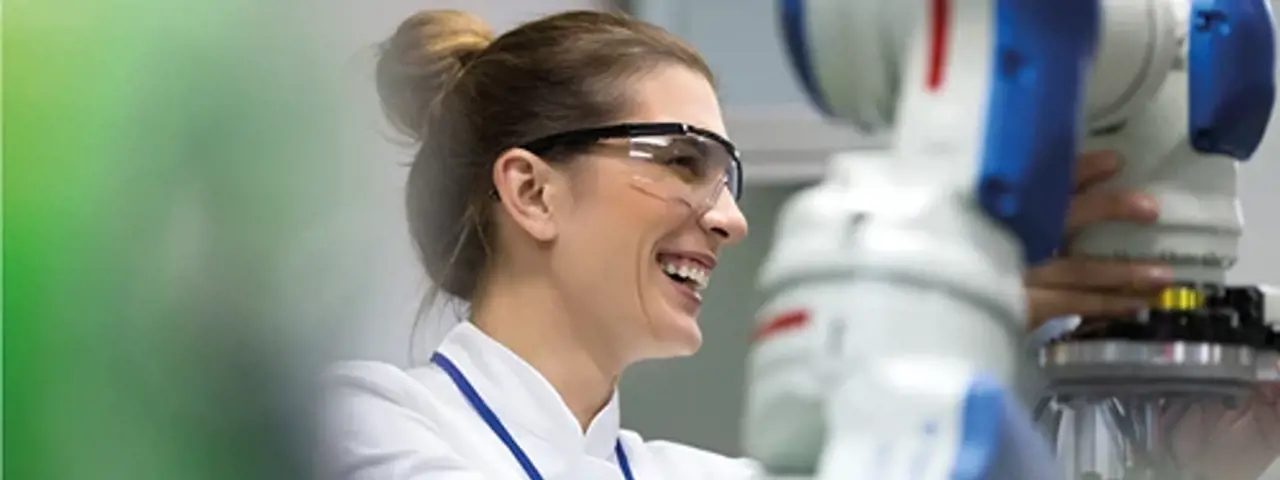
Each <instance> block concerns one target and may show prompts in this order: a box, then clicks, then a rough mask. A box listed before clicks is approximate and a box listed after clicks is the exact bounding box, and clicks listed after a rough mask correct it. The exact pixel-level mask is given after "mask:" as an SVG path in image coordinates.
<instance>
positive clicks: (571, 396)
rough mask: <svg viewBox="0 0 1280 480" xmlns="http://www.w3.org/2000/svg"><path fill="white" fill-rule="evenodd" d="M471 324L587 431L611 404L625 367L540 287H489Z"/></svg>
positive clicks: (532, 284) (550, 291) (474, 310)
mask: <svg viewBox="0 0 1280 480" xmlns="http://www.w3.org/2000/svg"><path fill="white" fill-rule="evenodd" d="M485 290H486V292H485V294H484V295H482V296H481V298H482V299H483V300H481V301H480V302H478V303H476V304H473V305H472V322H473V323H474V324H475V325H476V327H477V328H479V329H480V330H481V331H483V332H484V333H485V334H486V335H488V336H489V337H490V338H493V339H494V340H496V341H497V342H498V343H501V344H503V346H505V347H507V349H509V350H511V351H512V352H514V353H515V354H516V355H518V356H520V358H522V359H524V361H525V362H528V363H529V365H531V366H533V368H534V369H536V370H538V372H539V373H541V374H542V376H543V377H544V378H546V379H547V381H548V382H549V383H550V384H551V386H552V387H553V388H555V390H556V393H558V394H559V395H560V398H561V399H562V400H563V401H564V403H565V405H567V406H568V407H569V410H570V411H571V412H573V416H574V418H576V419H577V420H578V425H579V426H580V427H581V428H582V429H583V431H586V428H587V426H588V425H590V424H591V421H592V420H593V419H594V418H595V417H596V415H597V414H599V413H600V410H602V409H604V407H605V405H607V404H608V403H609V399H610V398H612V396H613V392H614V390H615V388H616V387H617V383H618V376H619V375H620V374H621V371H622V368H623V367H624V366H625V365H624V364H623V362H620V361H618V360H617V359H616V357H617V356H616V355H610V354H609V353H608V351H609V349H608V348H606V347H603V346H601V342H599V341H598V340H597V339H596V338H593V337H592V336H591V335H590V334H589V333H585V334H584V333H583V332H581V331H575V329H574V328H573V326H572V323H571V315H570V312H569V311H568V310H567V309H566V308H564V306H563V302H561V301H560V300H559V299H560V296H559V295H558V294H557V293H556V292H555V291H554V290H553V289H551V288H549V287H547V286H545V285H538V284H537V283H536V282H532V281H531V282H525V283H523V284H520V283H517V282H511V281H508V282H505V284H502V285H498V284H491V285H489V286H487V288H485Z"/></svg>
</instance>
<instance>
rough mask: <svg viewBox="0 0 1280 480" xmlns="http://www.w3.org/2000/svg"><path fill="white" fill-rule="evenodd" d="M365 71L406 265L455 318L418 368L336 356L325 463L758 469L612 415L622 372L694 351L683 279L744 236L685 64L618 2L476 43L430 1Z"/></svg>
mask: <svg viewBox="0 0 1280 480" xmlns="http://www.w3.org/2000/svg"><path fill="white" fill-rule="evenodd" d="M377 73H378V89H379V93H380V94H381V96H382V100H383V105H384V107H385V109H386V110H387V112H388V116H389V117H390V118H391V120H392V121H393V122H394V123H395V124H396V125H397V126H399V127H400V128H401V130H403V131H404V132H405V133H406V134H408V135H410V136H411V137H412V138H413V139H415V140H417V141H418V142H419V143H420V144H421V148H420V149H419V150H418V152H417V155H416V156H415V160H414V163H413V165H412V167H411V169H410V173H409V180H408V188H407V190H408V197H407V203H408V211H409V219H408V220H409V223H410V231H411V233H412V235H413V239H414V241H415V243H416V244H417V246H418V250H419V254H420V256H421V260H422V262H423V264H424V266H425V267H426V270H427V272H428V274H429V275H430V276H431V278H432V279H433V280H434V282H435V284H436V285H437V286H438V288H439V289H440V290H441V291H443V292H445V293H448V294H450V295H453V296H456V297H458V298H461V299H463V300H466V301H468V302H469V303H470V305H471V315H470V321H469V322H465V323H463V324H461V325H459V326H458V327H456V328H455V329H454V330H453V331H452V332H450V333H449V335H448V336H446V338H445V340H444V342H443V344H442V345H441V346H440V348H439V349H438V350H437V351H436V352H435V353H434V354H432V356H431V359H430V363H429V364H426V365H422V366H419V367H417V368H413V369H410V370H400V369H398V368H396V367H393V366H390V365H385V364H378V363H368V362H363V363H346V364H342V365H339V366H337V367H336V368H335V369H334V371H333V373H332V375H331V377H330V379H331V381H332V385H333V386H334V387H335V388H334V390H335V397H334V398H333V400H334V402H335V403H334V407H335V408H334V409H332V410H331V411H330V412H331V414H332V416H331V418H330V420H331V423H330V425H331V426H332V427H334V430H333V431H332V432H330V433H331V434H332V435H333V436H332V437H331V438H330V439H331V440H332V441H333V447H334V448H335V449H336V451H335V454H334V455H332V456H331V458H335V459H336V460H337V464H336V465H334V466H335V467H336V468H337V472H336V473H337V476H339V477H341V478H371V479H373V478H376V479H400V478H424V477H427V476H430V478H532V479H541V478H543V477H544V476H546V477H554V478H593V479H594V478H602V479H603V478H626V479H628V480H631V479H635V478H641V479H643V478H663V479H678V478H699V479H702V478H717V479H733V478H749V477H752V476H754V475H756V472H757V469H756V468H755V466H754V464H751V463H750V462H746V461H740V460H731V459H727V458H725V457H721V456H718V455H715V454H712V453H708V452H703V451H699V450H696V449H693V448H689V447H685V446H680V445H675V444H670V443H664V442H645V441H643V440H642V439H641V438H640V437H639V436H638V435H636V434H635V433H634V432H629V431H621V430H620V427H619V414H618V406H617V394H616V390H617V380H618V377H619V375H620V374H621V373H622V371H623V370H624V369H625V368H626V367H628V366H629V365H631V364H633V363H635V362H637V361H640V360H644V359H652V358H664V357H674V356H681V355H688V354H691V353H693V352H694V351H696V350H697V349H698V347H699V346H700V345H701V343H702V334H701V330H700V329H699V326H698V321H697V317H698V314H699V310H700V308H701V304H702V297H701V293H700V292H701V290H702V289H703V288H705V287H706V285H707V282H708V280H709V279H710V277H711V276H712V271H713V270H714V269H715V267H716V257H717V254H718V253H719V252H720V250H721V249H722V248H724V247H726V246H729V245H732V244H734V243H736V242H738V241H739V240H741V239H742V238H743V237H744V236H745V235H746V233H747V224H746V220H745V219H744V218H743V216H742V212H741V211H740V210H739V209H738V206H737V200H738V198H739V196H740V195H741V178H742V175H741V167H740V162H739V159H738V152H737V149H736V148H735V147H734V145H733V143H732V142H730V141H729V140H728V138H727V136H726V133H725V131H724V130H725V128H724V121H723V119H722V118H721V112H720V105H719V104H718V101H717V99H716V92H715V89H714V86H713V84H712V76H711V73H710V71H709V69H708V68H707V66H706V64H705V62H704V61H703V60H702V58H701V57H700V56H699V55H698V54H697V53H696V52H695V51H693V50H692V49H690V48H689V47H688V46H686V45H685V44H683V43H682V42H680V41H679V40H678V39H676V38H675V37H673V36H672V35H670V34H669V33H667V32H665V31H663V30H662V29H660V28H657V27H655V26H652V25H649V24H647V23H644V22H640V21H637V20H634V19H631V18H628V17H626V16H623V15H617V14H610V13H601V12H569V13H563V14H558V15H552V16H549V17H545V18H542V19H539V20H536V21H533V22H530V23H527V24H524V25H522V26H520V27H519V28H516V29H515V30H512V31H510V32H507V33H506V34H504V35H501V36H498V37H496V38H494V37H493V35H492V32H491V31H490V30H489V29H488V27H487V26H486V25H485V24H484V23H483V22H482V21H480V20H479V19H478V18H476V17H474V16H472V15H470V14H467V13H463V12H458V11H427V12H422V13H419V14H417V15H414V16H413V17H411V18H409V19H408V20H406V21H405V22H404V23H403V24H401V26H400V27H399V29H398V30H397V31H396V32H395V33H394V34H393V35H392V37H391V38H390V39H389V40H388V41H387V42H386V43H385V44H384V46H383V49H382V55H381V57H380V59H379V62H378V66H377ZM449 475H454V476H449Z"/></svg>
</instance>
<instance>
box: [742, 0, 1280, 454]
mask: <svg viewBox="0 0 1280 480" xmlns="http://www.w3.org/2000/svg"><path fill="white" fill-rule="evenodd" d="M782 4H783V9H782V11H783V15H784V22H785V23H786V27H787V28H785V29H784V31H785V33H786V35H787V40H788V44H789V46H790V47H791V54H792V57H793V60H794V61H795V64H796V67H797V71H798V72H799V73H800V77H801V79H802V82H803V83H804V85H805V86H806V88H807V89H808V90H809V91H810V93H811V96H812V97H813V98H814V100H815V103H817V104H818V105H819V106H820V107H822V109H823V110H824V111H825V112H826V113H828V114H829V115H830V116H833V117H837V118H841V119H844V120H847V121H850V122H852V123H854V124H855V125H856V126H857V127H859V128H860V129H862V130H864V131H869V132H875V131H879V130H885V129H890V128H892V129H894V133H895V137H894V138H895V142H894V145H893V147H894V148H893V149H892V151H890V152H884V153H878V154H874V155H872V156H870V157H868V156H866V155H859V154H856V153H849V154H844V155H840V156H837V157H836V158H834V159H833V161H832V171H831V174H830V175H829V176H828V178H827V179H826V180H825V181H824V182H823V183H822V184H821V185H819V186H817V187H814V188H813V189H812V190H810V191H807V192H804V193H802V194H800V195H798V196H797V197H796V198H795V199H793V200H792V202H791V203H789V204H788V205H787V207H786V208H785V209H784V211H783V213H782V215H783V216H782V218H781V219H780V225H779V229H778V232H777V233H776V235H777V236H776V241H775V246H774V250H773V251H772V252H771V254H770V257H769V258H768V260H767V263H766V266H765V268H764V271H763V272H762V274H761V284H762V286H763V287H764V289H765V290H766V292H768V293H769V295H770V298H771V301H770V302H769V303H768V304H767V305H766V306H765V308H764V309H763V311H762V312H761V315H760V319H761V320H760V322H761V323H760V325H759V332H758V334H757V338H756V343H755V345H754V348H753V352H752V355H751V359H750V371H749V375H750V378H749V387H748V396H747V419H746V423H745V425H744V427H745V429H744V433H745V437H746V447H747V450H748V453H750V454H752V455H753V456H756V457H758V458H760V459H761V460H763V461H764V462H765V463H766V465H768V466H769V467H770V468H771V469H773V470H775V471H777V472H780V473H788V474H797V475H802V476H803V475H814V474H815V472H816V474H817V476H818V477H819V478H877V479H891V478H911V479H919V478H1005V477H999V476H998V475H999V474H998V473H995V471H994V470H993V468H994V465H995V464H996V463H997V461H996V459H997V457H1000V454H1001V453H1008V452H1007V451H1004V452H1001V449H1000V448H998V446H999V445H1003V447H1005V448H1007V447H1010V446H1011V444H1010V442H1009V441H1008V440H1007V438H1006V440H1005V441H1003V443H1001V442H995V441H994V440H993V439H995V438H996V437H998V436H1000V435H994V434H993V432H998V431H1001V430H1003V431H1004V432H1003V433H1004V436H1006V437H1007V436H1009V435H1012V436H1014V437H1017V436H1020V435H1021V436H1024V434H1025V433H1026V431H1027V428H1026V425H1025V424H1026V423H1027V418H1025V417H1027V416H1025V415H1024V416H1021V417H1020V416H1018V415H1011V412H1017V411H1019V409H1020V405H1018V403H1019V402H1018V401H1017V400H1016V399H1014V398H1013V397H1011V396H1009V395H1007V394H1006V393H1005V391H1006V389H1007V388H1015V389H1016V388H1017V387H1018V381H1017V380H1018V379H1019V378H1020V377H1021V375H1019V371H1020V370H1022V369H1024V368H1025V365H1024V364H1025V363H1026V359H1025V356H1024V355H1022V342H1021V340H1022V339H1023V332H1024V329H1025V323H1024V321H1025V320H1024V318H1025V312H1024V311H1023V308H1024V305H1025V303H1024V302H1025V301H1024V298H1023V292H1022V287H1021V278H1022V272H1023V269H1024V266H1025V265H1027V264H1030V263H1034V262H1038V261H1040V260H1043V259H1045V258H1046V257H1048V256H1049V255H1051V254H1052V253H1053V251H1054V250H1055V249H1056V248H1057V247H1058V241H1059V240H1060V238H1061V227H1062V224H1063V223H1064V222H1063V215H1064V213H1065V209H1066V206H1067V205H1066V202H1067V199H1068V193H1069V192H1068V189H1069V185H1070V181H1071V178H1070V177H1071V173H1072V167H1073V164H1074V155H1075V152H1076V151H1077V148H1076V146H1077V145H1076V143H1077V142H1076V140H1077V139H1078V138H1081V137H1084V132H1083V130H1082V129H1081V128H1080V127H1082V126H1084V125H1086V123H1085V122H1082V118H1081V117H1082V111H1083V112H1084V113H1086V115H1087V125H1088V126H1089V127H1091V130H1093V132H1094V134H1093V135H1090V136H1089V137H1088V144H1089V146H1090V147H1092V148H1099V147H1112V148H1117V149H1119V150H1121V152H1122V153H1124V154H1125V155H1126V157H1127V160H1128V161H1129V164H1128V165H1127V167H1128V168H1126V170H1125V172H1126V173H1125V175H1124V176H1122V177H1121V179H1119V180H1117V182H1119V183H1120V184H1121V185H1122V186H1131V187H1139V188H1144V187H1146V188H1151V187H1153V186H1155V185H1179V187H1178V188H1180V189H1181V190H1180V192H1181V193H1177V194H1173V195H1164V196H1161V197H1160V198H1161V199H1162V200H1163V201H1164V203H1165V204H1164V205H1163V207H1164V210H1165V212H1173V213H1172V214H1170V215H1166V216H1165V217H1163V219H1162V225H1165V226H1164V227H1160V228H1165V229H1166V234H1163V235H1160V234H1152V233H1150V232H1149V231H1140V232H1134V231H1129V230H1126V228H1128V227H1124V226H1119V225H1116V226H1107V227H1105V228H1104V229H1099V230H1095V231H1093V232H1090V233H1089V234H1087V235H1086V236H1085V238H1083V239H1081V241H1079V242H1076V243H1075V245H1074V246H1073V251H1075V250H1079V252H1078V253H1082V254H1092V255H1099V256H1107V257H1117V256H1119V257H1128V258H1133V257H1141V258H1162V259H1170V258H1182V257H1180V256H1178V255H1182V254H1181V253H1180V252H1186V251H1196V250H1197V249H1198V250H1199V251H1201V252H1204V253H1202V254H1192V255H1189V257H1192V258H1193V259H1194V260H1193V261H1192V262H1187V265H1186V266H1182V268H1180V269H1179V270H1180V272H1182V274H1183V277H1185V278H1188V279H1210V280H1211V279H1215V278H1216V279H1219V281H1218V283H1219V284H1220V283H1221V281H1220V278H1221V277H1220V275H1221V271H1222V270H1224V269H1225V267H1223V268H1219V269H1217V270H1213V269H1208V270H1206V269H1202V268H1199V267H1196V265H1202V264H1203V263H1205V261H1206V260H1205V259H1209V258H1220V257H1224V256H1228V255H1227V254H1228V253H1229V254H1230V255H1229V256H1230V257H1231V258H1232V260H1233V259H1234V251H1235V250H1234V248H1235V244H1234V242H1235V239H1236V237H1238V235H1239V228H1238V227H1239V220H1238V213H1237V212H1236V210H1235V184H1234V168H1235V160H1236V159H1244V158H1247V157H1248V156H1249V154H1251V153H1252V150H1253V149H1254V148H1256V146H1257V142H1258V140H1260V138H1261V133H1262V131H1263V130H1264V129H1265V126H1266V118H1268V117H1269V113H1270V109H1271V103H1272V101H1273V100H1272V96H1273V91H1274V87H1273V85H1272V80H1271V78H1272V77H1271V75H1272V73H1271V72H1272V71H1273V70H1274V68H1273V67H1274V64H1273V62H1272V60H1271V55H1272V44H1273V43H1274V39H1273V38H1272V36H1273V34H1272V27H1271V23H1270V17H1269V9H1268V8H1267V3H1266V2H1265V1H1264V0H1254V1H1247V0H1223V1H1211V0H1198V1H1191V0H1103V1H1093V0H1090V1H1076V2H1043V1H1034V0H965V1H958V0H957V1H947V0H929V1H920V2H916V1H912V2H904V1H887V0H885V1H881V0H863V1H847V0H845V1H841V0H809V1H807V2H806V1H802V0H783V1H782ZM1258 8H1262V9H1263V10H1264V12H1261V13H1266V14H1267V15H1268V17H1266V19H1265V21H1259V19H1258V16H1259V15H1260V12H1258V11H1257V10H1258ZM1215 22H1216V23H1215ZM1206 24H1208V25H1210V26H1211V27H1212V28H1208V27H1206V26H1205V25H1206ZM1197 28H1200V29H1202V30H1200V31H1199V33H1200V36H1196V35H1197V32H1198V31H1197ZM1224 29H1234V30H1224ZM1099 37H1101V39H1102V41H1103V42H1102V44H1101V48H1100V49H1098V50H1097V58H1098V65H1099V66H1100V68H1098V69H1097V70H1096V71H1094V72H1093V73H1092V75H1091V76H1090V75H1089V70H1088V68H1087V67H1088V66H1089V65H1090V64H1091V62H1092V59H1093V57H1094V53H1095V43H1096V42H1097V40H1098V38H1099ZM1240 42H1253V45H1254V46H1255V47H1256V48H1257V49H1259V50H1260V51H1259V52H1255V53H1250V52H1246V51H1244V50H1242V48H1243V47H1242V46H1241V43H1240ZM1246 60H1247V61H1252V62H1254V63H1255V64H1254V65H1252V66H1251V65H1250V64H1248V63H1247V62H1246ZM1193 65H1198V66H1197V67H1196V68H1190V67H1191V66H1193ZM1179 72H1181V73H1179ZM1264 72H1265V74H1264ZM1179 75H1181V76H1179ZM1232 76H1234V80H1233V77H1232ZM1086 79H1087V80H1088V81H1087V85H1088V90H1087V93H1088V95H1087V96H1086V95H1085V93H1086V81H1085V80H1086ZM1242 101H1244V102H1251V103H1252V104H1253V105H1250V104H1248V103H1246V104H1244V105H1242V104H1241V102H1242ZM1250 106H1251V107H1253V108H1251V109H1248V108H1246V110H1249V111H1242V107H1250ZM1259 119H1260V120H1259ZM1197 132H1198V133H1197ZM1179 142H1181V143H1179ZM1179 145H1182V147H1181V150H1182V151H1186V152H1191V154H1190V155H1182V156H1181V157H1179V156H1178V155H1173V154H1170V152H1171V151H1173V150H1175V149H1176V147H1178V146H1179ZM1183 157H1185V158H1188V160H1185V161H1181V160H1177V159H1178V158H1183ZM1205 157H1214V158H1217V159H1218V160H1217V161H1216V163H1214V161H1205ZM1192 158H1194V159H1195V160H1191V159H1192ZM1224 159H1225V160H1224ZM1210 160H1212V158H1211V159H1210ZM1196 162H1199V163H1196ZM1193 163H1194V165H1193ZM1209 165H1216V166H1212V167H1211V166H1209ZM1207 169H1217V170H1218V171H1217V172H1216V173H1206V170H1207ZM1224 172H1225V173H1224ZM1171 179H1172V180H1171ZM1178 188H1167V189H1166V190H1165V191H1168V192H1173V191H1178ZM1155 190H1157V191H1156V193H1157V194H1160V193H1161V191H1160V189H1159V188H1155ZM1199 199H1203V200H1204V201H1205V203H1197V201H1198V200H1199ZM1214 204H1218V205H1227V206H1228V207H1229V208H1213V205H1214ZM1188 219H1191V220H1188ZM1233 225H1234V228H1233ZM1188 227H1190V228H1188ZM1188 232H1191V233H1188ZM1170 233H1171V234H1173V236H1170V235H1169V234H1170ZM1192 236H1194V237H1196V240H1192V239H1191V237H1192ZM1170 238H1172V239H1173V240H1169V239H1170ZM1170 242H1173V243H1170ZM1169 245H1175V246H1172V247H1170V246H1169ZM1153 252H1154V253H1153ZM1208 252H1219V253H1218V257H1214V256H1213V255H1211V254H1208ZM1171 253H1176V254H1178V255H1171ZM1183 256H1186V255H1183ZM1215 275H1216V276H1215ZM983 411H985V414H980V413H982V412H983ZM983 432H985V433H986V434H987V435H986V436H985V437H983V435H978V434H980V433H983ZM984 439H985V440H984ZM984 445H985V446H984ZM1016 445H1019V444H1013V446H1016ZM1021 446H1029V447H1031V451H1029V452H1021V453H1022V454H1023V457H1024V458H1023V459H1022V460H1023V462H1024V464H1026V462H1032V463H1034V462H1036V461H1037V459H1038V460H1043V459H1042V458H1040V457H1036V455H1040V454H1042V453H1043V450H1045V449H1044V448H1043V445H1042V444H1038V443H1037V442H1032V441H1028V442H1022V443H1021ZM1028 455H1029V456H1028ZM1041 463H1048V462H1041ZM1055 473H1057V474H1060V473H1061V472H1060V471H1056V472H1049V471H1039V472H1038V473H1035V474H1034V475H1033V476H1027V475H1032V474H1029V473H1027V472H1025V471H1024V472H1021V473H1019V474H1018V475H1022V477H1021V478H1045V476H1047V475H1053V474H1055ZM993 475H997V476H993ZM1050 478H1052V477H1050Z"/></svg>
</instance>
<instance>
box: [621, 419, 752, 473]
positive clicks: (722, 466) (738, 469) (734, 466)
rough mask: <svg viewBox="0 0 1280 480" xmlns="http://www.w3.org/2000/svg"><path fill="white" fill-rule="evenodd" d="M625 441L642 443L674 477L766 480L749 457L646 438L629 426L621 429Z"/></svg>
mask: <svg viewBox="0 0 1280 480" xmlns="http://www.w3.org/2000/svg"><path fill="white" fill-rule="evenodd" d="M621 436H622V437H623V443H624V445H631V444H642V445H644V450H645V451H646V452H647V454H648V455H649V456H650V458H651V461H652V462H653V463H654V464H655V465H658V466H660V469H661V470H663V471H664V472H666V473H667V474H668V475H669V476H670V477H671V478H715V479H717V480H720V479H723V480H757V479H759V480H763V479H764V478H766V477H765V474H764V469H763V468H762V467H761V466H760V464H759V463H757V462H755V461H753V460H751V459H747V458H733V457H727V456H724V455H720V454H718V453H714V452H710V451H707V450H703V449H700V448H695V447H692V446H689V445H684V444H680V443H676V442H670V441H666V440H649V441H645V440H644V439H642V438H641V437H640V435H639V434H637V433H636V432H633V431H630V430H623V431H622V433H621Z"/></svg>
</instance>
